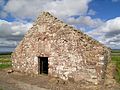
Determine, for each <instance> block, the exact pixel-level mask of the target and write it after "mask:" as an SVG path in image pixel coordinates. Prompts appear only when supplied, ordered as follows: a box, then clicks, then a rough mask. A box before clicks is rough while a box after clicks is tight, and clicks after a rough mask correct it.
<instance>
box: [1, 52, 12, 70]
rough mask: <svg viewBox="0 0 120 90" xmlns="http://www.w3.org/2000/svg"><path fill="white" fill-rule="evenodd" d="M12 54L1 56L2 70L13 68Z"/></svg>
mask: <svg viewBox="0 0 120 90" xmlns="http://www.w3.org/2000/svg"><path fill="white" fill-rule="evenodd" d="M11 66H12V63H11V53H6V54H0V69H4V68H8V67H11Z"/></svg>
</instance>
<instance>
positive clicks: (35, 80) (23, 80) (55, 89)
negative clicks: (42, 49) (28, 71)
mask: <svg viewBox="0 0 120 90" xmlns="http://www.w3.org/2000/svg"><path fill="white" fill-rule="evenodd" d="M7 71H8V70H0V90H101V89H102V90H120V86H119V85H115V86H114V87H113V86H110V85H108V86H109V87H103V86H102V87H100V86H89V85H84V82H80V83H74V82H72V81H71V82H65V81H62V80H60V79H56V78H52V77H48V76H46V75H39V76H30V75H25V74H21V73H18V72H13V73H10V74H8V73H7ZM86 86H87V88H86Z"/></svg>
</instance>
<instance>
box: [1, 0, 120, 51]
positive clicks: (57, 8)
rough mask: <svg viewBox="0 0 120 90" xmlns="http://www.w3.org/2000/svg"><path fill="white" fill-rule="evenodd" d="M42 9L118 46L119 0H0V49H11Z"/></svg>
mask: <svg viewBox="0 0 120 90" xmlns="http://www.w3.org/2000/svg"><path fill="white" fill-rule="evenodd" d="M42 11H48V12H50V13H51V14H52V15H54V16H56V17H57V18H59V19H60V20H62V21H64V22H65V23H67V24H70V25H73V26H74V27H75V28H77V29H79V30H81V31H83V32H84V33H86V34H88V35H89V36H91V37H93V38H95V39H96V40H98V41H100V42H101V43H103V44H105V45H106V46H108V47H111V48H112V49H120V12H119V11H120V0H0V52H7V51H13V50H14V48H15V47H16V46H17V45H18V43H19V41H20V40H21V39H22V38H23V36H24V34H25V33H26V32H27V31H28V30H29V28H30V27H31V26H32V23H33V21H35V19H36V17H37V16H38V15H39V14H40V13H41V12H42Z"/></svg>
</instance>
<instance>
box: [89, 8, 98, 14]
mask: <svg viewBox="0 0 120 90" xmlns="http://www.w3.org/2000/svg"><path fill="white" fill-rule="evenodd" d="M95 14H96V12H95V11H94V10H92V9H90V10H89V11H88V15H95Z"/></svg>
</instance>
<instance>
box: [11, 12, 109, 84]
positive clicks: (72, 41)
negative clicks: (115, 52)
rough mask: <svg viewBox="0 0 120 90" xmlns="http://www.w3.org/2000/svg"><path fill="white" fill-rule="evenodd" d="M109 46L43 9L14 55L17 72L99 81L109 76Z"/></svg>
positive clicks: (13, 63) (13, 60)
mask: <svg viewBox="0 0 120 90" xmlns="http://www.w3.org/2000/svg"><path fill="white" fill-rule="evenodd" d="M109 55H110V52H109V49H108V48H107V47H105V46H104V45H102V44H101V43H99V42H98V41H96V40H94V39H92V38H91V37H89V36H88V35H86V34H84V33H82V32H81V31H80V30H76V29H74V28H73V27H71V26H69V25H67V24H65V23H63V22H62V21H60V20H58V19H57V18H55V17H54V16H52V15H51V14H50V13H48V12H43V13H42V14H41V15H40V16H39V17H38V18H37V20H36V21H35V22H34V24H33V26H32V27H31V28H30V29H29V31H28V32H27V33H26V34H25V37H24V38H23V39H22V41H21V42H20V43H19V45H18V46H17V47H16V49H15V51H14V52H13V54H12V65H13V69H14V70H16V71H20V72H24V73H29V74H43V73H44V74H48V76H53V77H59V78H61V79H63V80H70V79H72V80H74V81H81V80H85V81H88V82H92V83H95V84H98V83H100V82H101V81H102V80H103V79H104V77H105V70H106V66H107V62H108V60H109Z"/></svg>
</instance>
